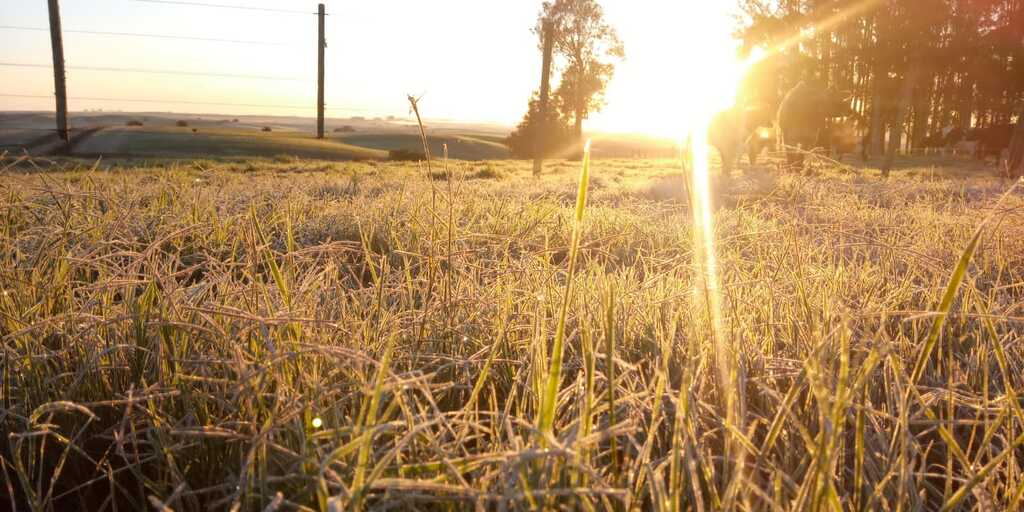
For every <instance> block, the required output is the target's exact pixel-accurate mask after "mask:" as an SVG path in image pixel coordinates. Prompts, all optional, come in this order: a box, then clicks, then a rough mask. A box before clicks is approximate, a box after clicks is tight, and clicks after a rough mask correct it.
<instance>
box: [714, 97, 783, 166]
mask: <svg viewBox="0 0 1024 512" xmlns="http://www.w3.org/2000/svg"><path fill="white" fill-rule="evenodd" d="M772 118H773V116H772V115H771V114H770V111H769V110H768V109H766V108H763V107H748V108H744V107H740V106H737V107H733V108H731V109H729V110H725V111H723V112H719V113H718V114H717V115H715V117H714V118H712V120H711V125H710V126H709V127H708V143H709V144H711V145H712V146H714V148H715V149H717V150H718V154H719V155H720V156H721V157H722V172H724V173H727V174H728V173H730V172H732V170H733V168H734V166H735V165H736V161H737V160H738V159H739V155H740V151H741V149H742V145H743V144H744V143H746V145H747V156H748V158H749V159H750V165H755V164H756V163H757V158H758V156H759V155H760V154H761V151H763V150H764V149H765V148H767V147H769V145H774V141H773V139H774V136H773V134H772V132H771V131H770V129H771V127H772ZM762 129H764V130H767V132H766V131H762Z"/></svg>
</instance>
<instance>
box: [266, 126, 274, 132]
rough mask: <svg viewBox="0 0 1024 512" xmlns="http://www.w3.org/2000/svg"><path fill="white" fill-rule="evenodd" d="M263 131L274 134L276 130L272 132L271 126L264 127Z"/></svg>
mask: <svg viewBox="0 0 1024 512" xmlns="http://www.w3.org/2000/svg"><path fill="white" fill-rule="evenodd" d="M263 131H265V132H272V131H274V130H272V129H271V128H270V127H269V126H264V127H263Z"/></svg>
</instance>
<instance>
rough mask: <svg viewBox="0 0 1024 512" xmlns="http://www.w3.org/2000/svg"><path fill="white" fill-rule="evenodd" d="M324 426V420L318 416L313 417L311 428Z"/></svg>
mask: <svg viewBox="0 0 1024 512" xmlns="http://www.w3.org/2000/svg"><path fill="white" fill-rule="evenodd" d="M322 426H324V420H322V419H320V418H313V428H320V427H322Z"/></svg>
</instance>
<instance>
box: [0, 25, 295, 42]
mask: <svg viewBox="0 0 1024 512" xmlns="http://www.w3.org/2000/svg"><path fill="white" fill-rule="evenodd" d="M0 29H3V30H30V31H33V32H49V31H50V29H48V28H42V27H15V26H10V25H0ZM64 33H65V34H90V35H98V36H123V37H149V38H153V39H177V40H183V41H204V42H210V43H235V44H255V45H265V46H293V45H295V44H296V43H281V42H269V41H246V40H242V39H220V38H216V37H198V36H177V35H171V34H143V33H137V32H103V31H98V30H64Z"/></svg>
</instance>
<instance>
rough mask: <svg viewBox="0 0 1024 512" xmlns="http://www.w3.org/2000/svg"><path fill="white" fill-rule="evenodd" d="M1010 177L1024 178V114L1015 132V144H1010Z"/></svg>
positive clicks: (1018, 121)
mask: <svg viewBox="0 0 1024 512" xmlns="http://www.w3.org/2000/svg"><path fill="white" fill-rule="evenodd" d="M1007 169H1009V172H1010V177H1012V178H1020V177H1024V112H1021V115H1020V116H1019V117H1018V119H1017V129H1016V130H1014V132H1013V142H1011V143H1010V161H1009V164H1008V167H1007Z"/></svg>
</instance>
